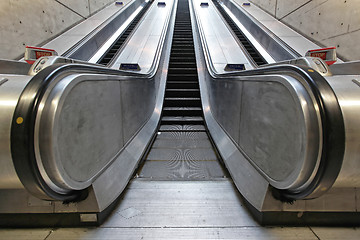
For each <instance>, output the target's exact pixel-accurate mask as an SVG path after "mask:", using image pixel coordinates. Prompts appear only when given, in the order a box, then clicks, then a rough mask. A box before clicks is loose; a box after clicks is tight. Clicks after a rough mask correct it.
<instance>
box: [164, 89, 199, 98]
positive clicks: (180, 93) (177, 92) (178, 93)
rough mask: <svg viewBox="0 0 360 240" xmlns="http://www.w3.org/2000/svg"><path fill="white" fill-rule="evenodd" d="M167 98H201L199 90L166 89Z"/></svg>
mask: <svg viewBox="0 0 360 240" xmlns="http://www.w3.org/2000/svg"><path fill="white" fill-rule="evenodd" d="M165 97H200V90H199V89H166V92H165Z"/></svg>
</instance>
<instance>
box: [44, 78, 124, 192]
mask: <svg viewBox="0 0 360 240" xmlns="http://www.w3.org/2000/svg"><path fill="white" fill-rule="evenodd" d="M64 87H66V90H65V89H64V90H65V91H66V93H63V92H59V93H58V92H57V90H60V89H56V87H55V89H54V90H53V93H52V94H51V95H53V94H54V95H53V96H49V98H48V99H47V103H44V105H45V108H44V109H43V111H45V112H46V114H42V116H41V118H42V119H41V122H42V123H41V125H40V126H39V129H38V130H39V136H40V139H39V141H40V144H41V147H40V155H41V158H42V159H44V160H45V159H48V160H50V159H53V161H54V162H47V163H45V164H44V167H45V170H46V172H48V173H50V172H51V174H50V175H52V178H53V179H52V180H53V181H54V182H66V181H64V180H62V179H61V177H55V172H58V171H65V172H66V174H67V175H68V176H69V178H70V179H72V180H73V181H75V182H81V183H82V184H81V185H80V186H76V187H75V186H67V185H66V183H65V186H64V187H66V188H75V189H82V188H84V186H83V184H84V183H86V182H88V180H89V179H91V178H93V177H94V176H95V175H97V174H98V172H99V171H100V170H101V169H102V168H103V167H104V166H106V164H107V163H108V162H109V161H110V160H111V159H112V158H113V157H114V156H115V155H116V154H117V152H118V151H119V149H121V148H122V147H123V145H124V142H123V137H122V134H123V132H122V122H121V121H119V119H121V101H120V84H119V82H118V81H86V80H84V81H76V80H73V81H72V82H71V84H70V85H67V86H64ZM58 94H59V95H60V96H59V95H58ZM55 95H58V97H55ZM46 106H48V107H49V108H51V107H53V106H56V109H54V110H52V109H49V108H46ZM53 116H56V117H53ZM49 120H51V121H53V122H48V121H49ZM49 125H50V126H49ZM47 126H49V128H50V129H49V128H48V127H47ZM49 150H50V151H49ZM57 161H60V162H61V163H59V162H57ZM57 174H59V175H61V173H57Z"/></svg>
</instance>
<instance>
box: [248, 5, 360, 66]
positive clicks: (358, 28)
mask: <svg viewBox="0 0 360 240" xmlns="http://www.w3.org/2000/svg"><path fill="white" fill-rule="evenodd" d="M250 1H251V2H252V3H254V4H256V5H258V6H259V7H261V8H262V9H264V10H265V11H266V12H268V13H270V14H271V15H273V16H275V17H276V18H277V19H279V20H280V21H281V22H283V23H285V24H287V25H288V26H290V27H291V28H293V29H294V30H296V31H297V32H300V33H301V34H303V35H305V36H306V37H308V38H309V39H311V40H313V41H315V42H317V43H318V44H320V45H322V46H324V47H331V46H336V47H337V48H338V49H337V53H338V55H339V57H342V58H343V60H360V44H359V42H360V1H359V0H250Z"/></svg>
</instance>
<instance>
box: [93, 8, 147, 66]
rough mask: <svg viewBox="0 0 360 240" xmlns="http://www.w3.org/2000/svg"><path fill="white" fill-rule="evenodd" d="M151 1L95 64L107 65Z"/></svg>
mask: <svg viewBox="0 0 360 240" xmlns="http://www.w3.org/2000/svg"><path fill="white" fill-rule="evenodd" d="M152 2H153V1H149V2H148V3H147V4H146V5H145V6H144V7H143V9H141V11H140V12H139V14H138V15H137V16H136V17H135V18H134V20H133V21H132V22H131V24H130V25H129V26H128V27H127V29H126V30H125V31H124V32H123V34H121V36H120V37H119V38H118V39H117V40H116V42H115V43H114V44H113V45H112V46H111V47H110V48H109V50H108V51H107V52H106V53H105V54H104V56H103V57H101V59H100V60H99V61H98V62H97V63H99V64H102V65H107V64H108V63H109V62H110V61H111V60H112V59H113V58H114V56H115V55H116V53H117V52H118V51H119V49H120V48H121V46H122V45H123V44H124V42H125V41H126V39H127V38H128V37H129V35H130V34H131V32H132V31H133V30H134V29H135V27H136V26H137V25H138V23H139V21H140V19H141V18H142V17H143V16H144V14H145V13H146V11H147V10H148V9H149V7H150V6H151V4H152Z"/></svg>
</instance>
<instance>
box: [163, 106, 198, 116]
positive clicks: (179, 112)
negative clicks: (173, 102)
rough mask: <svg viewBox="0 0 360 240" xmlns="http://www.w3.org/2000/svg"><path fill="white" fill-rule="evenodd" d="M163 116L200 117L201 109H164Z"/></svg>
mask: <svg viewBox="0 0 360 240" xmlns="http://www.w3.org/2000/svg"><path fill="white" fill-rule="evenodd" d="M163 116H191V117H193V116H202V111H201V107H165V108H164V109H163Z"/></svg>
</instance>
